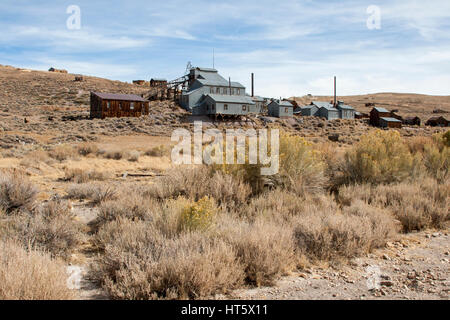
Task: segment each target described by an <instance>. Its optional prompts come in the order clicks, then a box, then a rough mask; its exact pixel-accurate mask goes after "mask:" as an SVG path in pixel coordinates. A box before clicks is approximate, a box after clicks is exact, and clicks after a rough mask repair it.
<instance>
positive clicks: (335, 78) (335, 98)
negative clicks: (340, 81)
mask: <svg viewBox="0 0 450 320" xmlns="http://www.w3.org/2000/svg"><path fill="white" fill-rule="evenodd" d="M334 105H335V106H336V76H335V77H334Z"/></svg>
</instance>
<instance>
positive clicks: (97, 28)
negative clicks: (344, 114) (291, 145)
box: [0, 0, 450, 98]
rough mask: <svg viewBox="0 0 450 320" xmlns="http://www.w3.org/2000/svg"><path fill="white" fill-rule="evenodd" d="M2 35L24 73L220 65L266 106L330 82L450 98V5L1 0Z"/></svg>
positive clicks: (7, 58)
mask: <svg viewBox="0 0 450 320" xmlns="http://www.w3.org/2000/svg"><path fill="white" fill-rule="evenodd" d="M73 6H76V7H77V8H79V15H77V11H76V10H75V11H73V10H72V9H71V8H73ZM68 9H69V10H68ZM78 17H79V20H78V19H77V18H78ZM78 21H79V24H77V22H78ZM0 30H2V32H1V33H0V64H3V65H13V66H16V67H23V68H31V69H37V70H48V69H49V68H50V67H55V68H62V69H67V70H68V71H69V72H71V73H81V74H85V75H92V76H98V77H104V78H108V79H113V80H122V81H128V82H131V81H132V80H136V79H147V80H149V79H150V78H154V77H157V78H166V79H168V80H173V79H175V78H178V77H180V76H182V75H183V74H184V73H185V70H186V66H187V63H188V62H191V64H192V65H193V66H199V67H213V63H214V67H215V68H216V69H218V70H219V72H220V74H221V75H222V76H224V77H225V78H228V77H231V79H232V81H238V82H241V83H242V84H243V85H244V86H246V87H247V88H248V89H247V91H249V88H250V74H251V73H252V72H253V73H254V74H255V93H256V94H258V95H262V96H266V97H283V98H284V97H291V96H302V95H306V94H313V95H332V94H333V76H336V77H337V87H338V88H337V89H338V95H356V94H367V93H377V92H408V93H422V94H433V95H450V1H448V0H429V1H416V0H397V1H395V0H369V1H366V0H357V1H356V0H344V1H328V0H326V1H325V0H324V1H319V0H275V1H274V0H258V1H253V0H231V1H228V0H221V1H216V0H214V1H212V0H189V1H186V0H183V1H179V0H163V1H160V0H144V1H141V0H136V1H133V0H128V1H114V0H109V1H103V0H101V1H93V0H90V1H85V0H69V1H61V0H52V1H48V0H28V1H26V0H2V1H1V2H0ZM213 52H214V55H213ZM213 56H214V59H213ZM213 61H214V62H213Z"/></svg>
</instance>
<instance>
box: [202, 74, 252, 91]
mask: <svg viewBox="0 0 450 320" xmlns="http://www.w3.org/2000/svg"><path fill="white" fill-rule="evenodd" d="M221 78H222V77H221V76H219V75H218V77H214V78H209V79H200V78H197V80H196V81H198V82H200V83H201V84H202V85H204V86H216V87H229V86H230V83H229V82H228V81H227V80H225V79H223V78H222V79H221ZM231 87H232V88H244V89H245V87H244V86H243V85H242V84H240V83H239V82H233V81H231Z"/></svg>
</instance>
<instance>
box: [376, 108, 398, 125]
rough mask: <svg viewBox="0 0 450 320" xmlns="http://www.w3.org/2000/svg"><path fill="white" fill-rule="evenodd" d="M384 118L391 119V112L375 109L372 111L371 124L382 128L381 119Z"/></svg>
mask: <svg viewBox="0 0 450 320" xmlns="http://www.w3.org/2000/svg"><path fill="white" fill-rule="evenodd" d="M382 117H384V118H391V112H390V111H388V110H387V109H385V108H380V107H375V108H373V109H372V111H370V124H371V125H373V126H375V127H380V118H382ZM400 123H401V122H400Z"/></svg>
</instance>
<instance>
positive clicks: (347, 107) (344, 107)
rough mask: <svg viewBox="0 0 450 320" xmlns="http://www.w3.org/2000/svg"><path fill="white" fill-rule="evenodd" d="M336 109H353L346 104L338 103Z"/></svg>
mask: <svg viewBox="0 0 450 320" xmlns="http://www.w3.org/2000/svg"><path fill="white" fill-rule="evenodd" d="M337 108H338V109H345V110H355V109H354V108H353V107H351V106H349V105H346V104H340V105H338V106H337Z"/></svg>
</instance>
